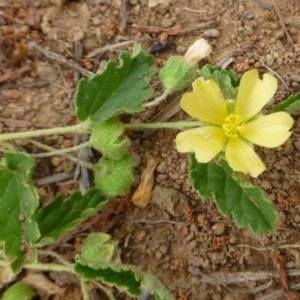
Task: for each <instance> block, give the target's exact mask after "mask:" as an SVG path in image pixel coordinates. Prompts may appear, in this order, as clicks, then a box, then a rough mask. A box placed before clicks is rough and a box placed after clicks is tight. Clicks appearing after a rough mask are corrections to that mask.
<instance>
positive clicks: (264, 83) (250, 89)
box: [234, 70, 277, 121]
mask: <svg viewBox="0 0 300 300" xmlns="http://www.w3.org/2000/svg"><path fill="white" fill-rule="evenodd" d="M276 89H277V80H276V78H275V77H273V76H271V75H269V74H264V76H263V80H260V79H259V77H258V72H257V70H251V71H248V72H246V73H245V74H244V75H243V77H242V79H241V82H240V87H239V93H238V96H237V100H236V104H235V109H234V113H235V114H237V115H240V116H242V117H244V118H245V121H247V120H249V119H251V118H252V117H253V116H255V115H256V114H257V113H259V112H260V111H261V109H262V108H263V107H264V106H265V105H266V104H267V103H268V102H269V100H271V98H272V97H273V96H274V94H275V92H276Z"/></svg>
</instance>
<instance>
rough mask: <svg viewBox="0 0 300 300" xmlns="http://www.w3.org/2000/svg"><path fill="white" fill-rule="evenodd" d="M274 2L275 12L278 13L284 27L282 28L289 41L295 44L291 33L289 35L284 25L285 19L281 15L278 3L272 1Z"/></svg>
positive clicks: (273, 0)
mask: <svg viewBox="0 0 300 300" xmlns="http://www.w3.org/2000/svg"><path fill="white" fill-rule="evenodd" d="M272 2H273V5H274V7H275V11H276V13H277V15H278V17H279V20H280V23H281V26H282V28H283V30H284V32H285V34H286V36H287V39H288V41H289V43H290V44H293V40H292V38H291V36H290V35H289V33H288V31H287V29H286V27H285V25H284V22H283V19H282V16H281V13H280V10H279V7H278V5H277V3H276V1H275V0H272Z"/></svg>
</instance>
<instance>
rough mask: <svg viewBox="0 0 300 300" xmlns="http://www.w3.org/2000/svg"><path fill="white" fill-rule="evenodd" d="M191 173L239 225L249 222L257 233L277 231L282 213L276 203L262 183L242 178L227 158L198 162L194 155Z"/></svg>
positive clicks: (205, 195) (196, 184)
mask: <svg viewBox="0 0 300 300" xmlns="http://www.w3.org/2000/svg"><path fill="white" fill-rule="evenodd" d="M190 161H191V167H190V176H191V178H192V179H193V187H194V189H195V190H196V191H197V193H198V194H199V195H200V197H201V198H203V199H205V198H209V197H213V198H214V199H215V202H216V205H217V207H218V209H219V211H220V212H221V213H222V214H223V215H224V216H227V217H228V216H230V215H232V216H233V220H234V222H235V224H236V226H237V227H239V228H240V227H244V226H249V227H250V229H251V230H252V231H253V232H254V233H257V234H262V233H264V232H266V231H268V230H269V231H275V230H276V222H277V220H278V216H277V214H276V211H275V208H274V205H273V203H272V202H271V201H270V200H268V199H267V198H265V196H264V195H263V192H262V190H261V189H260V188H259V187H256V186H252V185H251V184H250V183H248V182H245V180H244V179H242V178H238V177H237V175H236V174H235V173H234V171H233V170H232V169H231V168H230V167H229V166H228V164H227V162H226V161H225V160H221V161H220V162H218V164H216V163H215V162H209V163H207V164H204V163H198V162H197V161H196V159H195V155H194V154H192V155H191V156H190Z"/></svg>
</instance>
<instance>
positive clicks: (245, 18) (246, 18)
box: [242, 10, 255, 22]
mask: <svg viewBox="0 0 300 300" xmlns="http://www.w3.org/2000/svg"><path fill="white" fill-rule="evenodd" d="M254 18H255V15H254V13H253V12H251V11H249V10H245V11H244V12H243V16H242V20H243V21H244V22H246V21H251V20H253V19H254Z"/></svg>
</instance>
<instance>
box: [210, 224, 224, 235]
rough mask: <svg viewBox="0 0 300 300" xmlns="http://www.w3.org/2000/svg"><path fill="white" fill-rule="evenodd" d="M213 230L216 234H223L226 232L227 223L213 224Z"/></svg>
mask: <svg viewBox="0 0 300 300" xmlns="http://www.w3.org/2000/svg"><path fill="white" fill-rule="evenodd" d="M212 230H213V231H214V234H215V235H221V234H223V233H224V230H225V224H224V223H216V224H214V225H213V226H212Z"/></svg>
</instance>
